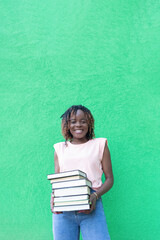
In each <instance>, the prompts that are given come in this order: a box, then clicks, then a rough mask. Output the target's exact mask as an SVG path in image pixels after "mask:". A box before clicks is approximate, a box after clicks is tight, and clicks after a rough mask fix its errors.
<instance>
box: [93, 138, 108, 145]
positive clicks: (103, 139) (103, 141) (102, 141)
mask: <svg viewBox="0 0 160 240" xmlns="http://www.w3.org/2000/svg"><path fill="white" fill-rule="evenodd" d="M93 141H94V142H97V143H107V144H108V141H107V138H104V137H100V138H94V139H93Z"/></svg>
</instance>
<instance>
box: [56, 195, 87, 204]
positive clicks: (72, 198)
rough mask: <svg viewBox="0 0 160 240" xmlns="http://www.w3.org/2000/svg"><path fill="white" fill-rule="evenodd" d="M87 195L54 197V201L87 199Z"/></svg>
mask: <svg viewBox="0 0 160 240" xmlns="http://www.w3.org/2000/svg"><path fill="white" fill-rule="evenodd" d="M88 199H89V195H88V194H84V195H77V196H67V197H54V203H58V202H69V201H80V200H88Z"/></svg>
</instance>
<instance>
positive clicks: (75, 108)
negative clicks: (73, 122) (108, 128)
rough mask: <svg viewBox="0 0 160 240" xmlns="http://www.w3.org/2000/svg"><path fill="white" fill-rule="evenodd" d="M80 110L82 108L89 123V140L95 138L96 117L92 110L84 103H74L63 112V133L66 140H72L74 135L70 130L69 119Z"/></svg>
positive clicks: (87, 136)
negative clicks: (83, 104)
mask: <svg viewBox="0 0 160 240" xmlns="http://www.w3.org/2000/svg"><path fill="white" fill-rule="evenodd" d="M78 110H82V111H83V112H84V114H85V117H86V119H87V123H88V132H87V134H86V138H87V140H90V139H93V138H94V137H95V134H94V118H93V116H92V114H91V112H90V110H89V109H88V108H86V107H84V106H82V105H73V106H71V107H70V108H68V109H67V111H66V112H65V113H63V114H62V116H61V118H62V125H61V127H62V135H63V136H64V138H65V141H68V140H72V138H73V136H72V134H71V132H70V130H69V120H70V117H71V115H72V114H74V115H76V113H77V111H78Z"/></svg>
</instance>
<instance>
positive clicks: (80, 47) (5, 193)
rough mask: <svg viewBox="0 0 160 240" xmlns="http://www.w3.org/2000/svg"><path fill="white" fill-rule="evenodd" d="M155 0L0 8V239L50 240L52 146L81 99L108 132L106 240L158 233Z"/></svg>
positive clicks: (26, 1)
mask: <svg viewBox="0 0 160 240" xmlns="http://www.w3.org/2000/svg"><path fill="white" fill-rule="evenodd" d="M159 4H160V2H159V1H158V0H154V1H153V0H152V1H151V0H126V1H118V0H114V1H113V0H111V1H106V0H102V1H98V0H92V1H91V0H86V1H83V0H76V1H74V0H63V1H61V0H52V1H51V0H47V1H42V0H34V1H31V0H5V1H1V6H0V22H1V24H0V34H1V37H0V41H1V43H0V45H1V53H0V65H1V66H0V69H1V70H0V72H1V76H0V79H1V106H0V109H1V138H0V141H1V151H0V157H1V159H0V161H1V162H0V163H1V165H0V178H1V204H0V206H1V209H0V239H2V240H10V239H12V240H28V239H31V240H46V239H47V240H52V222H51V212H50V192H51V186H50V184H49V182H47V180H46V175H47V174H49V173H53V172H54V166H53V147H52V146H53V144H54V143H55V142H58V141H61V140H63V138H62V136H61V130H60V118H59V117H60V115H61V114H62V113H63V112H64V111H65V110H66V109H67V108H68V107H70V106H71V105H73V104H83V105H85V106H86V107H88V108H89V109H90V110H91V111H92V113H93V115H94V117H95V124H96V128H95V132H96V137H107V138H108V142H109V148H110V151H111V157H112V164H113V172H114V177H115V183H114V186H113V188H112V190H111V191H110V192H108V193H107V194H106V195H105V196H104V197H103V202H104V207H105V212H106V216H107V221H108V228H109V232H110V235H111V239H112V240H137V239H138V240H157V239H158V238H159V236H160V227H159V222H160V217H159V216H160V208H159V203H160V195H159V193H158V192H159V182H160V164H159V153H160V147H159V138H160V133H159V127H160V121H159V119H160V80H159V77H160V70H159V69H160V68H159V62H160V47H159V42H160V32H159V22H160V17H159V16H160V15H159V10H158V8H159Z"/></svg>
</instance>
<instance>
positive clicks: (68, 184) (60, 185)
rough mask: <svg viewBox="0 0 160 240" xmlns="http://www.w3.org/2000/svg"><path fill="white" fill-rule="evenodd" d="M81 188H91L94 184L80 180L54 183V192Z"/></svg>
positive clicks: (86, 180)
mask: <svg viewBox="0 0 160 240" xmlns="http://www.w3.org/2000/svg"><path fill="white" fill-rule="evenodd" d="M79 186H89V187H91V186H92V183H91V182H90V181H89V180H88V179H78V180H72V181H64V182H57V183H52V189H53V190H54V189H57V188H66V187H79Z"/></svg>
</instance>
